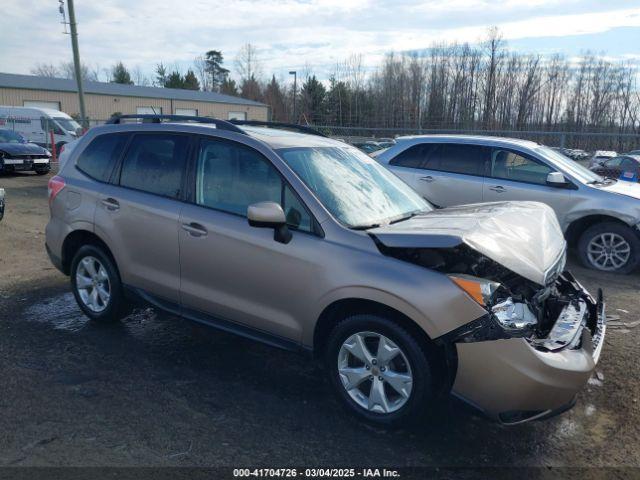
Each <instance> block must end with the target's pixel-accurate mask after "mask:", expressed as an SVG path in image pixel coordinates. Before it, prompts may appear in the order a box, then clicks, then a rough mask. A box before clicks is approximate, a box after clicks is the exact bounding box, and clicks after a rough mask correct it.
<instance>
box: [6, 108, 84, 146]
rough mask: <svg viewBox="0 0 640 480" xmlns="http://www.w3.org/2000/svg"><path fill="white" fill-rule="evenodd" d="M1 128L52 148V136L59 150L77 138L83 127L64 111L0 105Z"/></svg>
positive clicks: (30, 141)
mask: <svg viewBox="0 0 640 480" xmlns="http://www.w3.org/2000/svg"><path fill="white" fill-rule="evenodd" d="M0 128H2V129H5V130H11V131H14V132H15V133H17V134H20V135H21V136H22V137H23V138H24V139H25V140H27V141H28V142H29V143H35V144H36V145H40V146H41V147H48V148H51V137H52V136H53V144H54V145H55V146H56V151H58V150H59V149H60V148H61V147H62V146H63V145H64V144H66V143H69V142H72V141H74V140H76V139H77V138H78V137H79V136H80V135H81V134H82V127H81V126H80V125H79V124H78V122H76V121H75V120H74V119H73V118H71V117H70V116H69V115H67V114H66V113H64V112H60V111H58V110H52V109H50V108H36V107H11V106H6V105H0Z"/></svg>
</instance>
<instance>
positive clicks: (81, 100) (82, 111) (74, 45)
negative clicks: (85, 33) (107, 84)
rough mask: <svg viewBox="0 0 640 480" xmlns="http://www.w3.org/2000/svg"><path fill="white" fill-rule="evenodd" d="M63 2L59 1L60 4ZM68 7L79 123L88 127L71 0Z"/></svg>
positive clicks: (74, 15) (76, 32) (74, 14)
mask: <svg viewBox="0 0 640 480" xmlns="http://www.w3.org/2000/svg"><path fill="white" fill-rule="evenodd" d="M62 4H63V2H62V0H61V1H60V5H61V6H62ZM67 8H68V9H69V29H70V30H71V48H72V49H73V68H74V70H75V73H76V83H77V84H78V101H79V103H80V123H81V124H82V126H83V127H84V128H89V124H88V122H87V112H86V110H85V108H84V89H83V88H82V70H81V69H80V50H79V48H78V29H77V28H76V11H75V9H74V7H73V0H67Z"/></svg>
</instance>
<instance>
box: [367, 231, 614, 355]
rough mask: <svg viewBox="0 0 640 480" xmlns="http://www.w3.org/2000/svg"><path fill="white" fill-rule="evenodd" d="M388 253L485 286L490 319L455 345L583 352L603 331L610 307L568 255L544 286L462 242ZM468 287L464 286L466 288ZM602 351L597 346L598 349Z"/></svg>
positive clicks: (455, 337) (458, 336)
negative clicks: (504, 342)
mask: <svg viewBox="0 0 640 480" xmlns="http://www.w3.org/2000/svg"><path fill="white" fill-rule="evenodd" d="M378 247H379V248H380V250H381V251H382V253H384V254H385V255H389V256H392V257H394V258H397V259H399V260H403V261H406V262H410V263H413V264H415V265H420V266H423V267H426V268H429V269H432V270H437V271H439V272H442V273H445V274H447V275H448V276H449V277H450V278H452V280H453V281H455V282H456V283H458V284H459V285H462V283H463V282H466V281H467V280H469V281H470V282H478V281H479V280H480V281H482V282H485V283H484V284H483V285H482V293H481V295H482V298H481V299H476V300H477V301H479V300H481V302H482V303H481V302H480V301H479V303H481V304H482V305H483V306H484V307H485V308H486V309H487V315H486V316H483V317H482V318H480V319H478V320H476V321H474V322H471V323H470V324H467V325H465V326H463V327H461V328H459V329H456V330H455V331H453V332H450V333H449V334H447V335H446V337H447V340H448V341H451V342H478V341H488V340H498V339H505V338H515V337H522V338H526V339H527V340H528V341H529V342H530V344H531V345H532V346H533V347H534V348H537V349H540V350H543V351H555V350H559V349H564V348H579V347H580V346H581V342H582V341H583V335H582V333H583V330H584V329H585V328H587V329H588V331H589V332H590V334H591V337H592V341H593V343H594V344H595V343H596V342H597V341H598V337H599V336H601V335H600V334H599V332H600V331H601V330H603V325H602V323H603V322H604V305H603V302H602V298H601V292H599V295H598V297H599V298H598V300H596V299H594V298H593V297H592V296H591V295H590V294H589V293H588V292H587V291H586V290H585V289H584V288H583V287H582V285H580V283H579V282H577V280H576V279H575V278H574V277H573V275H571V273H569V272H567V271H563V270H564V264H565V255H564V253H563V255H562V256H561V258H559V259H558V261H557V262H556V264H554V265H553V267H552V268H551V269H550V271H549V274H548V275H547V278H546V285H544V286H542V285H540V284H538V283H535V282H533V281H531V280H528V279H526V278H524V277H522V276H521V275H518V274H516V273H514V272H512V271H511V270H509V269H507V268H505V267H503V266H502V265H500V264H499V263H497V262H495V261H494V260H492V259H490V258H488V257H487V256H485V255H483V254H481V253H479V252H477V251H475V250H473V249H472V248H470V247H469V246H468V245H465V244H460V245H457V246H455V247H452V248H390V247H386V246H384V245H382V244H381V243H378ZM463 287H464V285H463ZM593 347H594V348H595V347H597V345H593Z"/></svg>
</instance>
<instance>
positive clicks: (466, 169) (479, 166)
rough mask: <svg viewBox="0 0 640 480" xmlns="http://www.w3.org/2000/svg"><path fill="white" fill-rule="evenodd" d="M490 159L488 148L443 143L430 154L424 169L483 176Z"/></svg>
mask: <svg viewBox="0 0 640 480" xmlns="http://www.w3.org/2000/svg"><path fill="white" fill-rule="evenodd" d="M488 157H489V149H488V148H487V147H483V146H480V145H457V144H453V143H443V144H440V145H437V147H436V148H433V149H432V150H431V151H430V152H429V154H428V157H427V161H426V164H425V167H424V168H426V169H428V170H440V171H443V172H451V173H464V174H467V175H483V173H484V165H485V161H486V160H487V158H488Z"/></svg>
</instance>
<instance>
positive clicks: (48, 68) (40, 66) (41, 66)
mask: <svg viewBox="0 0 640 480" xmlns="http://www.w3.org/2000/svg"><path fill="white" fill-rule="evenodd" d="M31 74H32V75H37V76H38V77H47V78H55V77H60V76H61V75H62V73H61V72H60V70H59V69H58V67H56V66H55V65H54V64H52V63H37V64H36V65H35V66H34V67H33V68H32V69H31Z"/></svg>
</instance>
